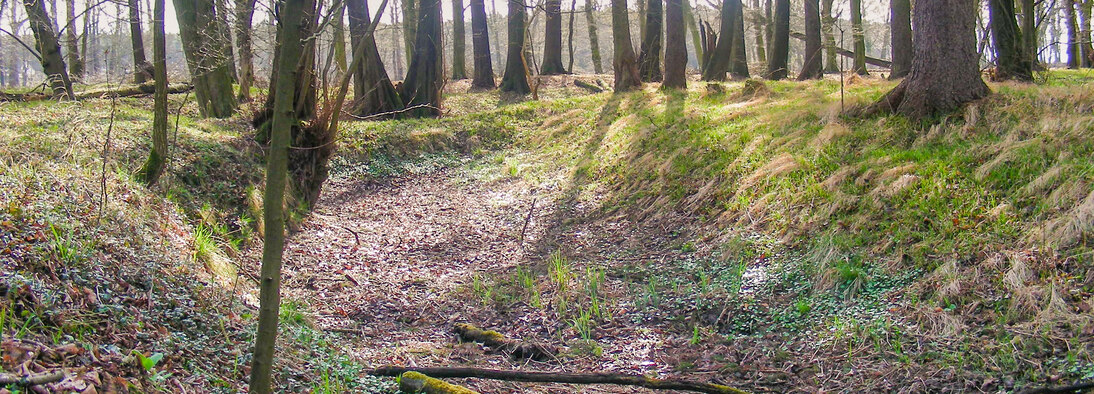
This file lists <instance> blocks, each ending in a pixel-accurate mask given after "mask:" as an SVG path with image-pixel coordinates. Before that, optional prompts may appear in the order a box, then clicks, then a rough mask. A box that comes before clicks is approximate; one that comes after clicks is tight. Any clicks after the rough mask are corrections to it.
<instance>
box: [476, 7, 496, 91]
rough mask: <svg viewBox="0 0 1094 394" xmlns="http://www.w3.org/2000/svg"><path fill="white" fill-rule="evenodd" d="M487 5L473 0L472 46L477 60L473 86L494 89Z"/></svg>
mask: <svg viewBox="0 0 1094 394" xmlns="http://www.w3.org/2000/svg"><path fill="white" fill-rule="evenodd" d="M487 26H488V25H487V19H486V4H485V2H484V1H483V0H471V44H472V52H474V60H475V78H474V79H473V80H472V81H471V86H472V87H475V88H480V89H493V88H494V87H496V86H497V85H496V84H495V82H494V65H493V62H492V61H491V59H490V32H489V31H488V30H487V29H488V27H487Z"/></svg>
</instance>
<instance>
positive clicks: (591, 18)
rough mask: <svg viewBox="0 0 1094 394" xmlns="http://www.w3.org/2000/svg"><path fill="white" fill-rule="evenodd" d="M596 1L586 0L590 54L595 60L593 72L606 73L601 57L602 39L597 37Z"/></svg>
mask: <svg viewBox="0 0 1094 394" xmlns="http://www.w3.org/2000/svg"><path fill="white" fill-rule="evenodd" d="M595 4H596V3H595V0H585V22H586V23H587V24H588V26H589V52H591V55H590V56H592V60H593V72H595V73H597V74H603V73H604V63H603V59H602V58H601V57H600V39H599V38H598V37H597V35H596V15H594V14H593V12H594V11H595V10H596V6H595Z"/></svg>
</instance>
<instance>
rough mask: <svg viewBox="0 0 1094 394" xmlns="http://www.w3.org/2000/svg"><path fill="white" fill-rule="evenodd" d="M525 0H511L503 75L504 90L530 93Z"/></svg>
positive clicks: (502, 86)
mask: <svg viewBox="0 0 1094 394" xmlns="http://www.w3.org/2000/svg"><path fill="white" fill-rule="evenodd" d="M524 13H525V9H524V0H509V15H508V19H509V29H508V36H509V48H508V49H507V50H506V53H507V55H506V58H505V73H504V74H503V75H502V76H501V86H500V87H499V89H500V90H501V91H502V92H511V93H515V94H528V93H531V92H532V87H531V86H530V85H529V84H528V66H527V64H525V59H524V38H525V33H524V30H525V28H524V18H525V16H524Z"/></svg>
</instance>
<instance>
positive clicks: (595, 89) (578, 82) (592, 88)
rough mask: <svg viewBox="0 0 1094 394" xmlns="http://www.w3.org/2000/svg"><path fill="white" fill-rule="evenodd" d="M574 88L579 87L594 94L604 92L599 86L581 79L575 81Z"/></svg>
mask: <svg viewBox="0 0 1094 394" xmlns="http://www.w3.org/2000/svg"><path fill="white" fill-rule="evenodd" d="M574 86H577V87H579V88H585V89H588V90H589V91H590V92H593V93H600V92H603V91H604V89H602V88H600V87H599V86H596V85H593V84H591V83H588V82H585V81H582V80H580V79H575V80H574Z"/></svg>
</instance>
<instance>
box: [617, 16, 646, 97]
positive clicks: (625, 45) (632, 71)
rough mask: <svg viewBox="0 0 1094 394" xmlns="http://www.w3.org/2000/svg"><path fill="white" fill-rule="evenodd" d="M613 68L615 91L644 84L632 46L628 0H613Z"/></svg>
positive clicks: (626, 89)
mask: <svg viewBox="0 0 1094 394" xmlns="http://www.w3.org/2000/svg"><path fill="white" fill-rule="evenodd" d="M612 42H613V43H614V45H613V47H614V53H613V54H612V55H613V56H612V68H613V70H614V72H615V91H616V92H626V91H630V90H634V89H637V88H639V87H641V86H642V78H641V77H640V76H639V75H638V59H636V56H635V54H634V47H633V46H631V23H630V20H629V18H628V16H627V0H612Z"/></svg>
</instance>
